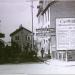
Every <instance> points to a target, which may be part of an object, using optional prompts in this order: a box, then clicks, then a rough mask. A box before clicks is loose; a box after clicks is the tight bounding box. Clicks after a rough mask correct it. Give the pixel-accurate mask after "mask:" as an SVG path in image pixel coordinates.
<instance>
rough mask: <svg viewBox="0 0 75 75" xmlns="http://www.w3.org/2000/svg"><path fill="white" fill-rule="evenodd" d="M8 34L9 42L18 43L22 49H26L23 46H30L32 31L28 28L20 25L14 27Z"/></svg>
mask: <svg viewBox="0 0 75 75" xmlns="http://www.w3.org/2000/svg"><path fill="white" fill-rule="evenodd" d="M10 36H11V42H15V43H16V44H18V45H19V47H20V48H21V50H22V51H24V50H25V49H26V48H25V47H29V48H31V46H32V32H31V31H29V30H28V29H26V28H24V27H22V26H20V27H19V29H16V30H15V31H14V32H13V33H11V34H10ZM29 50H30V49H29Z"/></svg>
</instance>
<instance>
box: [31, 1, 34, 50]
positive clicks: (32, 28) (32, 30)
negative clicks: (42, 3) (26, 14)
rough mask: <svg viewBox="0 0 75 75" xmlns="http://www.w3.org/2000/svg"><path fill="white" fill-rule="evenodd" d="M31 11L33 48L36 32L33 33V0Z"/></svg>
mask: <svg viewBox="0 0 75 75" xmlns="http://www.w3.org/2000/svg"><path fill="white" fill-rule="evenodd" d="M31 13H32V50H33V46H34V33H33V0H31Z"/></svg>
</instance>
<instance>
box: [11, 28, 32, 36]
mask: <svg viewBox="0 0 75 75" xmlns="http://www.w3.org/2000/svg"><path fill="white" fill-rule="evenodd" d="M23 29H24V30H26V31H28V32H30V33H32V32H31V31H30V30H28V29H26V28H24V27H20V28H19V29H16V30H15V31H14V32H12V33H11V34H10V36H13V35H14V34H16V33H17V32H19V31H21V30H23Z"/></svg>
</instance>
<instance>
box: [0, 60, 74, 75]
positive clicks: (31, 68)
mask: <svg viewBox="0 0 75 75" xmlns="http://www.w3.org/2000/svg"><path fill="white" fill-rule="evenodd" d="M28 74H29V75H32V74H34V75H36V74H46V75H47V74H75V62H69V63H66V62H60V61H55V60H49V61H47V62H45V63H25V64H24V63H22V64H5V65H0V75H28Z"/></svg>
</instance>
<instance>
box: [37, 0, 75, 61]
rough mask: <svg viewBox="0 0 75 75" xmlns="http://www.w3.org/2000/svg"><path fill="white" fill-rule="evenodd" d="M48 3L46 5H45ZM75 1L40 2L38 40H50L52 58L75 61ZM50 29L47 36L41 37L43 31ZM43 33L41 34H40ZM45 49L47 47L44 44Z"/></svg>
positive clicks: (44, 0) (47, 0)
mask: <svg viewBox="0 0 75 75" xmlns="http://www.w3.org/2000/svg"><path fill="white" fill-rule="evenodd" d="M45 3H46V4H45ZM74 12H75V1H49V0H40V1H39V6H38V14H37V17H38V24H39V25H38V28H37V29H36V34H37V35H38V36H37V38H38V40H39V38H41V41H40V42H41V43H42V41H44V40H48V38H49V39H50V40H49V43H47V44H49V47H50V53H51V56H52V58H57V59H60V60H66V61H67V60H75V43H74V42H75V40H74V39H75V35H74V34H75V27H74V26H75V13H74ZM44 28H46V29H49V34H48V36H46V35H47V32H46V33H45V31H47V30H44V34H46V35H45V36H43V37H42V36H41V34H42V33H43V31H42V29H44ZM39 33H41V34H39ZM42 45H43V47H45V48H46V47H47V45H45V44H42Z"/></svg>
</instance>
